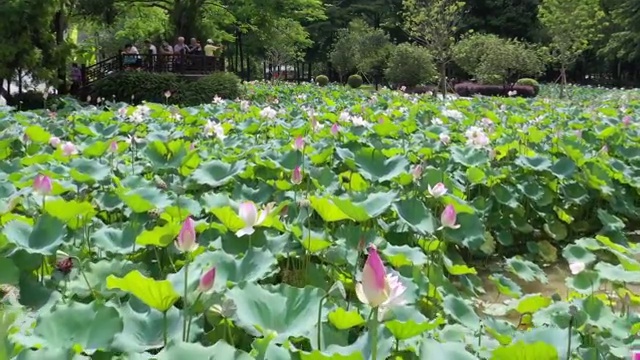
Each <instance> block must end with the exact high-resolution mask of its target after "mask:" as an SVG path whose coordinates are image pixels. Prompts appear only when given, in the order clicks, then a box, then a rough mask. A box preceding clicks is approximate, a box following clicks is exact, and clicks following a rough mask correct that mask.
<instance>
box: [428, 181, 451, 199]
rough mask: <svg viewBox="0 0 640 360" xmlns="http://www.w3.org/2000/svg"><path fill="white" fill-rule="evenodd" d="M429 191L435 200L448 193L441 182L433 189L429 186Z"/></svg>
mask: <svg viewBox="0 0 640 360" xmlns="http://www.w3.org/2000/svg"><path fill="white" fill-rule="evenodd" d="M427 189H428V190H429V194H431V196H433V197H434V198H439V197H440V196H442V195H444V194H446V193H447V187H446V186H444V184H443V183H441V182H439V183H437V184H436V185H435V186H434V187H431V185H429V186H427Z"/></svg>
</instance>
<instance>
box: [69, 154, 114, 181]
mask: <svg viewBox="0 0 640 360" xmlns="http://www.w3.org/2000/svg"><path fill="white" fill-rule="evenodd" d="M69 165H70V166H71V171H70V172H69V174H70V175H71V177H72V178H73V179H74V180H75V181H78V182H81V183H94V182H96V181H97V182H100V181H103V180H105V179H106V178H107V177H109V174H110V173H111V169H110V168H109V165H108V164H103V163H102V162H101V161H100V160H96V159H93V160H89V159H83V158H76V159H73V160H71V163H70V164H69Z"/></svg>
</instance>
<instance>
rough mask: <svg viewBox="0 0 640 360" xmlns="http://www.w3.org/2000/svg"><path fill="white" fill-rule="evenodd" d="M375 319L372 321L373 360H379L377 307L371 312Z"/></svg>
mask: <svg viewBox="0 0 640 360" xmlns="http://www.w3.org/2000/svg"><path fill="white" fill-rule="evenodd" d="M371 314H372V315H373V318H372V319H371V322H370V323H369V324H371V329H370V330H371V337H372V338H373V339H372V340H371V359H373V360H378V308H377V307H375V308H373V309H372V310H371ZM369 316H371V315H369Z"/></svg>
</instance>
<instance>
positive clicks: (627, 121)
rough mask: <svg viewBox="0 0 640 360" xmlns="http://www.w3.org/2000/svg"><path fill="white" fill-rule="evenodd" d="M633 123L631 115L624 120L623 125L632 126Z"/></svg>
mask: <svg viewBox="0 0 640 360" xmlns="http://www.w3.org/2000/svg"><path fill="white" fill-rule="evenodd" d="M632 121H633V119H631V116H629V115H627V116H625V117H623V118H622V123H623V124H624V126H629V125H631V122H632Z"/></svg>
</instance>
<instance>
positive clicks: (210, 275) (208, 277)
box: [198, 266, 216, 292]
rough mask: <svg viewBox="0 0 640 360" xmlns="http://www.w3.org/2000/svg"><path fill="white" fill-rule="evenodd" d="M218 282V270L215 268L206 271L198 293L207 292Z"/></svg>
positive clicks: (201, 278)
mask: <svg viewBox="0 0 640 360" xmlns="http://www.w3.org/2000/svg"><path fill="white" fill-rule="evenodd" d="M215 280H216V268H215V266H214V267H212V268H211V269H209V270H208V271H206V272H205V273H203V274H202V276H201V277H200V285H198V291H200V292H207V291H209V290H211V289H212V288H213V284H214V282H215Z"/></svg>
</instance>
